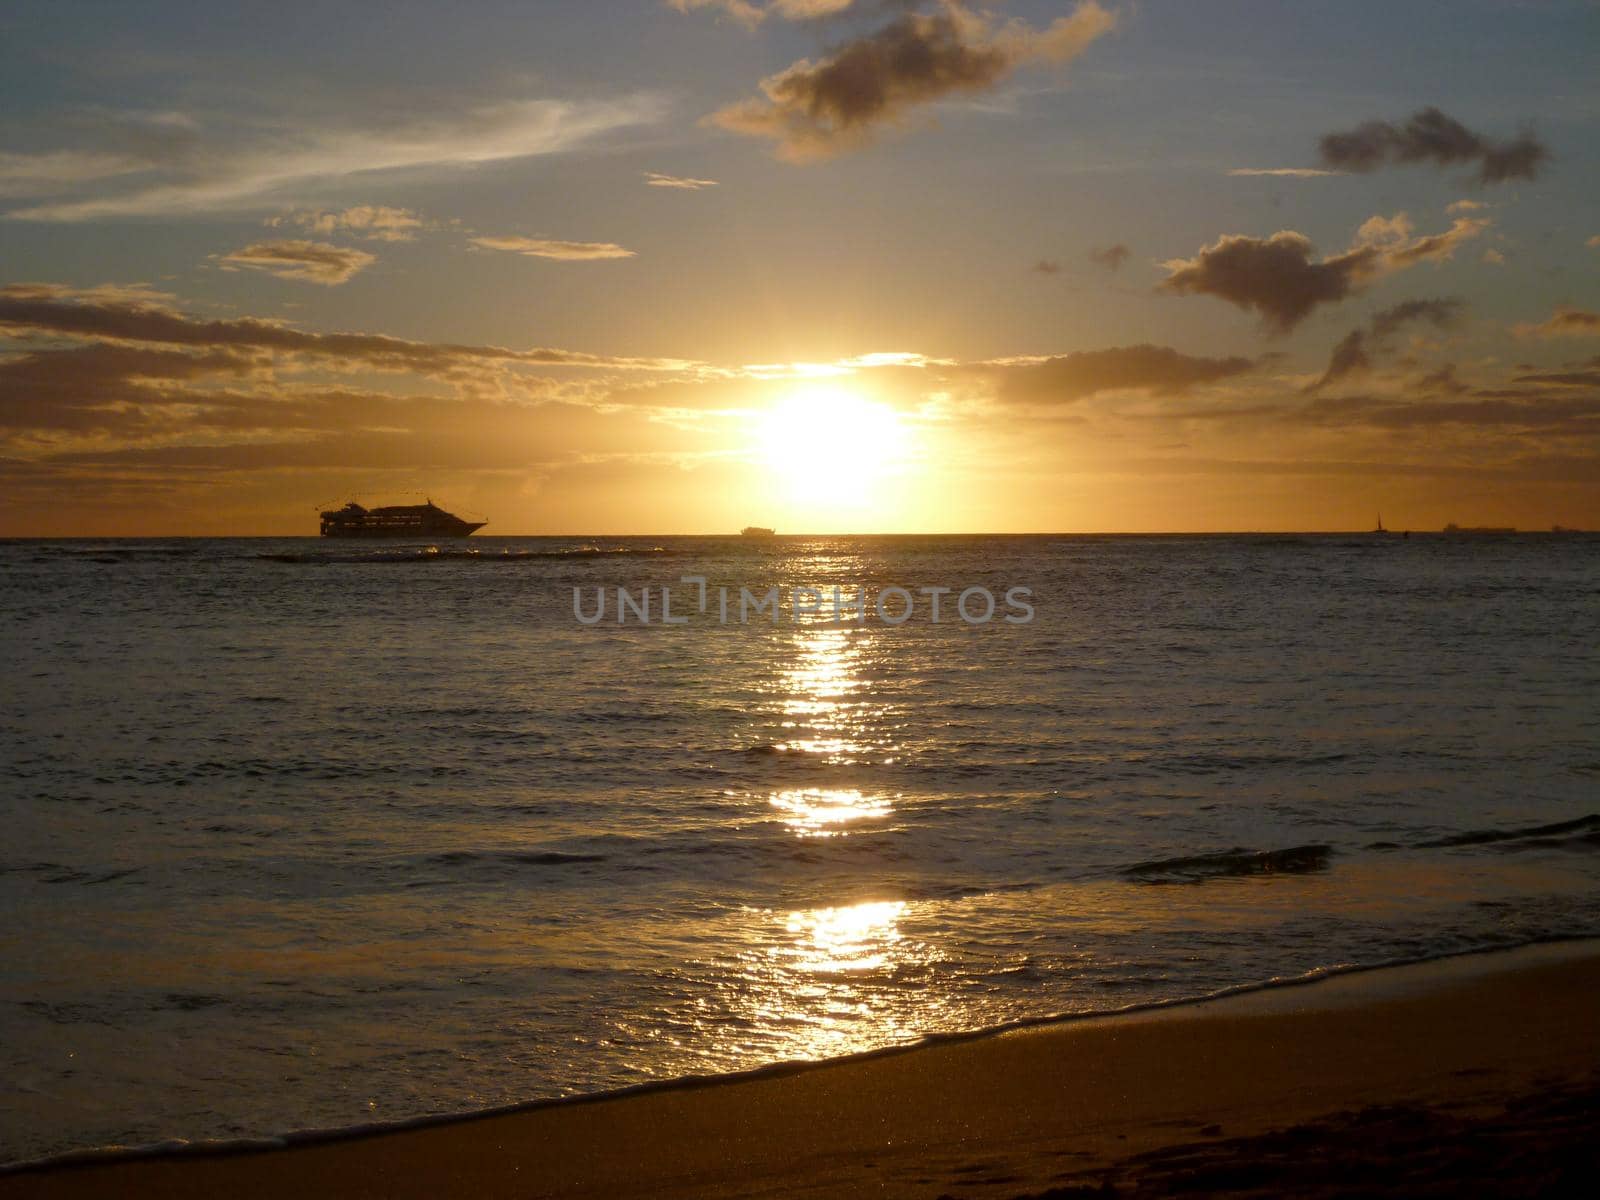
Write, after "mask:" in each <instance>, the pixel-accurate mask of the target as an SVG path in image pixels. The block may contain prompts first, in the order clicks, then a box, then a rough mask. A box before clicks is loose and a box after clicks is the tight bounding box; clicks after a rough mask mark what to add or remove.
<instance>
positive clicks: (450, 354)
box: [0, 284, 690, 374]
mask: <svg viewBox="0 0 1600 1200" xmlns="http://www.w3.org/2000/svg"><path fill="white" fill-rule="evenodd" d="M0 331H8V332H10V331H14V332H24V331H31V332H38V333H50V334H58V335H61V336H65V337H74V338H81V339H91V340H109V341H118V342H150V343H155V344H158V345H166V346H191V347H203V346H220V347H246V348H252V349H259V350H270V351H275V352H279V353H286V354H303V355H311V356H314V357H317V358H319V359H323V360H329V361H336V360H343V361H346V362H350V363H360V364H364V365H366V366H370V367H376V368H378V369H382V370H411V371H419V372H422V373H424V374H444V373H449V372H451V371H453V370H460V369H463V368H467V367H470V366H472V365H474V364H478V365H481V364H484V363H496V362H498V363H521V364H528V365H535V366H578V367H610V368H637V369H644V370H678V369H682V368H683V367H685V366H688V365H690V364H687V363H684V362H682V361H680V360H676V359H652V358H613V357H607V356H605V355H598V354H584V353H580V352H577V351H568V350H552V349H538V350H507V349H502V348H500V347H498V346H466V345H457V344H451V343H440V342H408V341H406V340H404V339H403V338H395V337H389V336H387V335H384V334H376V333H307V332H305V331H303V330H299V329H294V328H292V327H290V326H288V325H282V324H278V323H276V322H273V321H264V320H261V319H259V318H256V317H238V318H233V319H229V320H204V319H202V318H198V317H192V316H189V315H187V314H184V313H180V312H178V311H176V310H174V309H172V308H169V307H165V306H164V305H162V304H161V303H159V302H157V301H155V300H152V299H150V298H149V297H141V296H140V295H138V294H136V293H131V294H130V293H126V292H119V291H116V290H110V291H106V290H91V291H87V292H77V291H74V290H72V289H69V288H64V287H58V286H56V285H53V284H12V285H10V286H7V287H4V288H0Z"/></svg>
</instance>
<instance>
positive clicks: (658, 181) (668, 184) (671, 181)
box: [644, 171, 717, 192]
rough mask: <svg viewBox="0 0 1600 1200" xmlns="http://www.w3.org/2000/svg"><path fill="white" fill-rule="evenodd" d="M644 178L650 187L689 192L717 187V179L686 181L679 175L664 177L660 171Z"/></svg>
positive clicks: (646, 173) (649, 173) (648, 172)
mask: <svg viewBox="0 0 1600 1200" xmlns="http://www.w3.org/2000/svg"><path fill="white" fill-rule="evenodd" d="M644 178H645V184H646V186H648V187H658V188H680V189H682V190H684V191H689V192H698V191H700V190H701V189H702V188H710V187H716V186H717V181H716V180H715V179H686V178H684V177H682V176H679V175H663V174H661V172H659V171H646V172H645V173H644Z"/></svg>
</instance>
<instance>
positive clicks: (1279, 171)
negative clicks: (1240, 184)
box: [1228, 167, 1344, 179]
mask: <svg viewBox="0 0 1600 1200" xmlns="http://www.w3.org/2000/svg"><path fill="white" fill-rule="evenodd" d="M1228 174H1229V175H1273V176H1279V177H1281V178H1284V179H1321V178H1324V177H1325V176H1328V175H1343V174H1344V172H1343V171H1328V170H1323V169H1322V168H1320V167H1235V168H1234V169H1233V170H1231V171H1229V172H1228Z"/></svg>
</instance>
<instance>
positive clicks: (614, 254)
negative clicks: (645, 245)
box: [471, 236, 633, 262]
mask: <svg viewBox="0 0 1600 1200" xmlns="http://www.w3.org/2000/svg"><path fill="white" fill-rule="evenodd" d="M471 242H472V244H473V245H474V246H482V247H483V248H484V249H485V250H505V251H507V252H509V253H511V254H526V255H528V256H529V257H530V258H554V259H558V260H560V261H562V262H590V261H594V260H597V259H606V258H632V257H633V251H632V250H629V249H627V248H626V247H623V246H619V245H617V244H616V243H615V242H563V241H558V240H556V239H553V238H531V237H515V236H510V237H475V238H472V239H471Z"/></svg>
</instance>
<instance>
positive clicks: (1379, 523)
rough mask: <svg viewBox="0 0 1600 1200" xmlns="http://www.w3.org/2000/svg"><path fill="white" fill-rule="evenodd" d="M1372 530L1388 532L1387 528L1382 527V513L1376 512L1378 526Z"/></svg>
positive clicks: (1374, 531)
mask: <svg viewBox="0 0 1600 1200" xmlns="http://www.w3.org/2000/svg"><path fill="white" fill-rule="evenodd" d="M1372 532H1373V533H1388V532H1389V531H1388V530H1387V529H1385V528H1384V527H1383V514H1382V513H1379V514H1378V527H1377V528H1376V529H1374V530H1373V531H1372Z"/></svg>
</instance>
